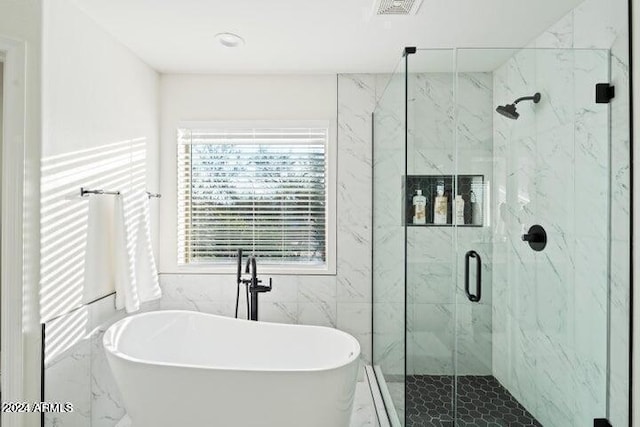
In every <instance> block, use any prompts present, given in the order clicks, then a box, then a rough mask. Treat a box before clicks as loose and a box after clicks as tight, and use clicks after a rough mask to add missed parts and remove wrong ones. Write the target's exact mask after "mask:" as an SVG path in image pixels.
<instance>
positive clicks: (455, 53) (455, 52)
mask: <svg viewBox="0 0 640 427" xmlns="http://www.w3.org/2000/svg"><path fill="white" fill-rule="evenodd" d="M429 50H431V49H429ZM448 50H451V51H452V52H453V56H454V58H455V60H454V64H455V65H454V67H455V70H456V71H454V75H456V76H457V73H458V71H457V58H458V54H459V52H460V51H465V50H472V49H466V48H456V49H448ZM478 50H482V49H478ZM487 50H490V49H487ZM511 50H513V51H520V50H521V49H511ZM524 50H532V51H533V50H536V49H535V48H531V49H524ZM541 50H545V49H541ZM558 50H566V51H580V50H581V49H558ZM601 50H602V49H601ZM416 51H417V49H416V48H415V47H407V48H405V50H404V52H403V60H402V63H403V64H402V65H403V67H404V70H403V71H404V73H405V75H404V78H405V85H404V98H405V100H406V99H408V97H409V89H408V87H409V86H408V83H407V78H408V74H409V71H410V70H409V64H408V57H409V55H412V54H414V53H416ZM609 79H610V76H609ZM456 81H457V77H456ZM454 87H455V85H454ZM453 90H454V93H455V91H456V90H457V88H454V89H453ZM523 95H524V94H523ZM454 96H455V95H454ZM456 102H457V101H456ZM403 116H404V130H403V134H404V135H403V137H404V141H403V145H404V150H405V156H404V170H405V171H406V172H405V176H404V178H403V182H404V184H405V185H406V182H407V176H408V175H409V173H408V170H409V169H408V163H407V162H408V156H409V154H408V128H409V126H408V106H407V104H406V102H405V106H404V112H403ZM454 120H457V118H456V119H454ZM610 126H611V123H610V122H609V129H610ZM455 128H456V129H457V125H456V127H455ZM609 132H610V131H609ZM372 138H373V139H374V140H375V116H374V115H372ZM455 138H456V141H457V135H456V137H455ZM608 143H609V147H610V145H611V141H610V139H609V141H608ZM456 144H457V142H456ZM455 150H457V148H456V149H455ZM372 151H375V146H374V147H372ZM456 158H457V155H456ZM374 169H375V156H374ZM454 171H455V172H454V174H453V175H454V176H458V174H460V173H462V172H461V171H460V170H459V169H458V165H457V164H456V165H455V166H454ZM608 173H610V171H608ZM373 181H374V182H373V185H372V200H374V199H375V194H376V188H375V185H376V184H375V176H374V178H373ZM406 194H408V193H406V191H403V195H405V196H406ZM373 203H375V201H374V202H373ZM403 205H404V206H406V202H405V203H403ZM374 215H375V214H374ZM372 233H373V234H374V237H373V241H374V245H373V247H374V250H375V233H376V227H375V224H374V227H373V229H372ZM403 233H404V254H403V256H404V259H405V262H404V273H403V274H404V280H405V281H406V280H407V262H406V257H407V226H404V227H403ZM610 241H611V236H609V237H608V240H607V242H608V245H610ZM608 250H610V248H609V249H608ZM372 263H375V260H374V256H373V255H372ZM609 268H610V267H609ZM374 280H375V274H374ZM608 286H609V285H608ZM407 288H408V286H407V285H406V282H405V286H404V298H405V300H404V304H405V307H404V325H405V327H404V337H403V342H404V346H405V347H404V375H405V376H406V375H408V374H407V348H406V345H407V340H408V337H407V327H406V325H407V307H406V304H407V303H408V298H409V296H408V294H407ZM372 291H373V293H374V297H373V301H374V309H373V310H372V324H373V323H375V292H376V290H375V286H374V288H373V290H372ZM608 317H609V315H608V314H607V318H608ZM456 324H457V321H456ZM372 330H373V334H372V349H373V354H372V356H373V360H374V364H375V360H376V351H377V350H376V345H375V340H376V330H375V329H373V328H372ZM631 334H632V332H631ZM607 339H608V338H607ZM631 351H632V349H631V348H630V349H629V352H630V356H631V354H632V353H631ZM607 359H608V356H607ZM374 372H376V373H378V371H376V370H374ZM631 374H632V373H631V371H630V372H629V375H630V378H631ZM454 375H455V374H454ZM607 377H608V375H607ZM630 387H631V381H630ZM405 393H406V387H405ZM606 393H607V398H606V403H605V405H606V408H607V412H608V411H609V410H608V408H609V396H608V394H609V390H607V392H606ZM454 395H455V393H454ZM405 399H406V395H405ZM385 405H386V402H385ZM629 412H630V415H631V413H632V405H631V404H630V405H629ZM603 415H604V414H603ZM630 419H631V418H630Z"/></svg>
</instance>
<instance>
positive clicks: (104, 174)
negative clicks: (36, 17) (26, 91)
mask: <svg viewBox="0 0 640 427" xmlns="http://www.w3.org/2000/svg"><path fill="white" fill-rule="evenodd" d="M43 27H44V57H43V60H44V71H45V73H44V79H43V82H44V92H43V135H44V137H43V144H42V160H41V163H42V177H41V213H42V218H41V228H42V235H41V248H40V251H41V255H42V261H41V275H42V277H41V295H40V297H41V314H42V318H43V319H44V320H46V319H47V318H51V317H52V316H55V315H57V314H61V313H64V312H66V311H68V310H69V309H71V308H73V307H75V306H77V305H79V304H81V303H86V302H89V301H91V300H93V299H95V298H98V297H100V296H103V295H105V294H107V293H109V292H112V291H113V289H114V288H113V281H112V280H111V277H110V276H109V274H108V268H106V269H105V271H107V272H106V273H104V274H102V272H101V271H100V269H99V268H96V269H95V270H92V271H88V270H87V271H85V262H84V261H85V250H86V245H87V216H88V207H89V200H90V198H80V197H79V189H80V187H82V186H84V187H90V188H103V189H108V190H120V191H126V190H133V189H145V188H148V189H149V190H150V191H157V190H158V167H157V164H158V141H157V128H158V82H159V77H158V74H157V73H156V72H155V71H154V70H152V69H151V68H149V67H148V66H147V65H146V64H144V63H143V62H141V61H140V60H139V59H138V58H137V57H136V56H134V55H133V54H132V53H131V52H130V51H129V50H128V49H126V48H125V47H124V46H122V45H121V44H119V43H118V42H117V41H116V40H115V39H114V38H113V37H112V36H110V35H109V34H108V33H106V32H105V31H104V30H103V29H102V28H101V27H99V26H98V25H97V24H95V22H93V21H92V20H91V19H90V18H89V17H88V16H86V15H85V14H84V13H83V12H82V11H80V10H79V9H78V8H77V7H76V6H75V5H74V4H73V2H72V1H70V0H53V1H48V2H46V5H45V8H44V24H43ZM93 199H96V200H95V202H96V205H97V206H96V207H97V211H99V212H101V214H102V215H103V216H104V226H105V227H107V226H108V224H109V222H110V218H111V213H112V212H111V211H112V207H113V198H112V197H109V196H98V197H97V198H93ZM152 207H153V208H154V211H156V212H157V206H156V205H155V204H153V203H152ZM152 221H153V223H154V224H155V226H156V227H157V223H158V222H157V215H154V217H153V218H152ZM153 234H155V235H157V233H153ZM105 239H109V233H105ZM156 247H157V243H156ZM94 261H99V262H100V264H103V265H108V264H109V260H108V259H106V258H104V259H100V260H97V259H96V260H94Z"/></svg>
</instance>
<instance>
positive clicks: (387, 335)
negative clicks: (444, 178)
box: [372, 58, 406, 427]
mask: <svg viewBox="0 0 640 427" xmlns="http://www.w3.org/2000/svg"><path fill="white" fill-rule="evenodd" d="M405 78H406V62H405V58H402V60H401V61H400V62H399V64H398V66H397V68H396V70H395V72H394V73H393V74H391V75H380V76H377V80H376V85H377V90H378V93H382V94H383V95H382V96H381V97H380V98H379V100H378V103H377V106H376V109H375V112H374V114H373V141H374V143H373V242H374V251H373V275H372V276H373V366H374V371H375V375H376V379H377V382H378V384H379V386H380V390H381V392H382V395H383V399H384V405H385V409H386V411H387V414H388V416H389V418H390V419H391V422H392V425H393V426H394V427H395V426H397V425H404V406H405V402H404V400H405V390H404V385H405V329H406V320H405V311H406V296H405V267H404V266H405V228H404V224H403V216H404V213H403V211H402V208H401V207H402V206H403V204H404V196H403V193H402V188H403V187H404V176H405V174H406V163H405V162H406V157H405V135H406V123H405V121H406V120H405V84H406V82H405ZM394 207H395V208H394Z"/></svg>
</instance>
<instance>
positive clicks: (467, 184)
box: [405, 175, 485, 227]
mask: <svg viewBox="0 0 640 427" xmlns="http://www.w3.org/2000/svg"><path fill="white" fill-rule="evenodd" d="M438 187H442V188H443V194H444V196H445V197H447V222H446V224H435V223H434V204H435V201H436V196H437V195H438ZM405 189H406V190H405V191H406V192H407V193H406V197H405V200H406V206H405V223H406V225H408V226H411V227H451V226H453V225H454V224H455V225H457V226H460V227H482V225H483V223H484V214H485V207H484V203H483V202H484V175H458V176H457V179H456V185H455V187H454V176H452V175H408V176H407V180H406V186H405ZM417 190H422V195H423V196H425V197H426V199H427V208H426V224H414V223H413V214H414V208H413V197H414V196H415V195H416V193H417ZM455 195H460V196H462V200H463V201H464V209H463V219H464V223H457V224H456V221H455V220H456V208H455Z"/></svg>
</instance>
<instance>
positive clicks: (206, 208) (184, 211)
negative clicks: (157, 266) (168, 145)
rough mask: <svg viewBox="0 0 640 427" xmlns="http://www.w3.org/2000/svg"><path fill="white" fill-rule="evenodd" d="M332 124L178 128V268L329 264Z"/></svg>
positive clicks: (313, 266)
mask: <svg viewBox="0 0 640 427" xmlns="http://www.w3.org/2000/svg"><path fill="white" fill-rule="evenodd" d="M328 139H329V125H328V123H327V122H304V123H288V124H287V126H283V124H274V123H264V122H261V123H257V124H251V123H244V122H237V123H209V124H191V125H182V126H181V127H180V128H179V129H178V156H177V159H178V198H177V202H178V264H179V265H205V266H216V265H218V266H220V265H222V266H224V265H227V266H228V265H230V264H232V263H235V258H236V254H237V250H238V249H242V250H243V251H244V252H245V253H247V252H249V253H253V254H254V255H256V256H257V257H258V258H259V260H260V262H261V263H262V264H268V265H274V266H278V267H281V268H285V269H286V268H287V267H289V268H291V267H293V268H295V269H309V270H318V269H325V270H326V269H327V268H328V266H329V264H330V262H329V261H330V259H329V257H330V251H331V247H332V242H331V239H330V233H329V230H330V227H331V225H332V224H331V223H332V222H333V221H332V220H331V219H332V216H331V215H330V213H329V207H330V205H333V201H332V200H330V197H329V196H330V193H332V192H331V191H329V190H330V188H329V185H328V181H329V180H328V173H329V156H328V147H329V143H328Z"/></svg>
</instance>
